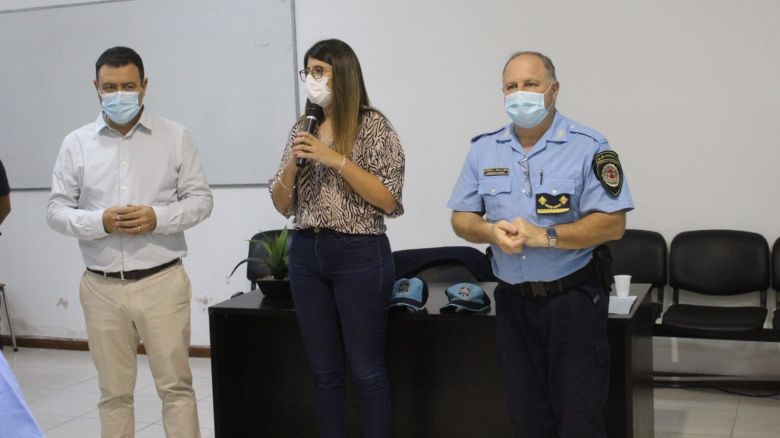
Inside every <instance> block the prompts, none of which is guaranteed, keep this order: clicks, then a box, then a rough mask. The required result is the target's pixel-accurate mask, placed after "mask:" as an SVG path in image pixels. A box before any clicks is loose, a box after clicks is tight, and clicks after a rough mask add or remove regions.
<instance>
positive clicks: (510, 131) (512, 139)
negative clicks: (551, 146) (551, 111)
mask: <svg viewBox="0 0 780 438" xmlns="http://www.w3.org/2000/svg"><path fill="white" fill-rule="evenodd" d="M566 123H567V122H566V117H564V116H563V115H562V114H561V113H560V112H559V111H558V110H555V115H554V116H553V122H552V124H551V125H550V127H549V128H547V131H545V132H544V134H542V137H541V138H539V141H537V142H536V145H534V147H533V149H531V151H530V152H529V153H528V154H526V152H525V150H523V145H521V144H520V140H518V139H517V134H516V133H515V129H514V124H512V123H510V124H509V125H507V126H506V129H504V133H503V134H501V136H500V137H499V138H497V139H496V141H497V142H498V143H509V145H510V146H511V147H512V149H514V150H516V151H518V152H520V153H521V154H523V155H528V156H531V155H533V154H535V153H537V152H540V151H543V150H544V149H545V148H547V142H552V143H564V142H566V141H567V140H568V138H569V131H568V130H566Z"/></svg>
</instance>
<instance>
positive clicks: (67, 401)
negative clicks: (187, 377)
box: [3, 348, 214, 438]
mask: <svg viewBox="0 0 780 438" xmlns="http://www.w3.org/2000/svg"><path fill="white" fill-rule="evenodd" d="M3 355H4V356H5V358H6V360H7V361H8V363H9V364H10V365H11V368H12V369H13V371H14V374H16V379H17V381H18V382H19V386H20V387H21V388H22V392H23V393H24V396H25V398H26V399H27V403H28V404H29V405H30V410H31V411H32V412H33V415H34V416H35V419H36V420H37V421H38V424H39V425H40V426H41V429H43V431H44V432H45V433H46V437H47V438H76V437H78V438H92V437H95V438H97V437H100V420H99V417H98V412H97V401H98V398H99V397H100V391H99V390H98V384H97V372H96V371H95V366H94V365H93V364H92V359H91V358H90V356H89V353H88V352H84V351H66V350H44V349H32V348H20V349H19V351H18V352H16V353H14V352H13V350H11V348H5V349H4V350H3ZM190 364H191V365H192V375H193V385H194V386H195V396H196V397H197V399H198V416H199V417H200V430H201V435H202V436H203V438H213V437H214V413H213V409H212V402H211V362H210V360H209V359H191V360H190ZM135 388H136V390H135V422H136V435H135V436H136V437H137V438H165V431H164V430H163V426H162V413H161V410H162V404H161V403H160V399H159V398H158V397H157V392H156V391H155V389H154V381H153V380H152V375H151V373H150V371H149V362H148V360H147V358H146V356H143V355H139V356H138V380H137V382H136V386H135Z"/></svg>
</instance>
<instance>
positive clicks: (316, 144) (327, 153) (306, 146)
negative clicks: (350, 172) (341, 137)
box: [292, 132, 342, 168]
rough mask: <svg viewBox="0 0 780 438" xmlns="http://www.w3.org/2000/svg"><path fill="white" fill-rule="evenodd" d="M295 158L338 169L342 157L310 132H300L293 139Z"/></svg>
mask: <svg viewBox="0 0 780 438" xmlns="http://www.w3.org/2000/svg"><path fill="white" fill-rule="evenodd" d="M292 153H293V157H294V158H296V159H297V158H305V159H307V160H314V161H319V162H320V163H322V164H324V165H326V166H328V167H334V168H335V167H337V166H338V165H339V164H340V163H341V159H342V155H341V154H340V153H338V152H336V151H334V150H333V149H331V148H330V147H328V145H326V144H325V143H323V142H322V141H320V139H318V138H317V137H315V136H313V135H312V134H310V133H308V132H299V133H298V134H297V135H296V136H295V138H294V139H293V148H292Z"/></svg>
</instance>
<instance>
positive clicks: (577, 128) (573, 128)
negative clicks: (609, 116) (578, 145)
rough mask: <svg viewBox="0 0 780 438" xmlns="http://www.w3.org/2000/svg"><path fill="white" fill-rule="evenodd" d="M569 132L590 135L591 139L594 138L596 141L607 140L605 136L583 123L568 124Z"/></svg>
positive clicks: (603, 141) (602, 141)
mask: <svg viewBox="0 0 780 438" xmlns="http://www.w3.org/2000/svg"><path fill="white" fill-rule="evenodd" d="M569 132H571V133H573V134H581V135H584V136H586V137H590V138H592V139H593V140H596V142H598V143H605V142H606V141H607V138H606V137H604V135H602V134H601V133H600V132H598V131H596V130H595V129H593V128H589V127H587V126H583V125H578V124H576V123H572V124H571V125H569Z"/></svg>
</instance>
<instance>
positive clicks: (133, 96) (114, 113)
mask: <svg viewBox="0 0 780 438" xmlns="http://www.w3.org/2000/svg"><path fill="white" fill-rule="evenodd" d="M100 97H101V98H102V102H103V103H102V105H103V112H104V113H105V114H106V116H108V118H109V119H111V121H113V122H114V123H116V124H119V125H124V124H126V123H127V122H129V121H130V120H133V117H135V116H137V115H138V112H139V111H140V110H141V105H139V104H138V98H139V97H140V93H138V92H137V91H117V92H114V93H106V94H101V95H100Z"/></svg>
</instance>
